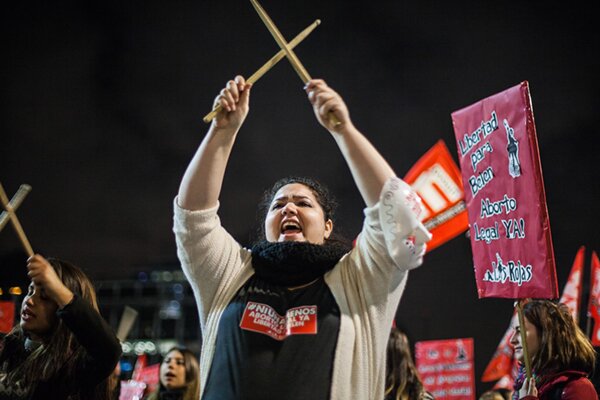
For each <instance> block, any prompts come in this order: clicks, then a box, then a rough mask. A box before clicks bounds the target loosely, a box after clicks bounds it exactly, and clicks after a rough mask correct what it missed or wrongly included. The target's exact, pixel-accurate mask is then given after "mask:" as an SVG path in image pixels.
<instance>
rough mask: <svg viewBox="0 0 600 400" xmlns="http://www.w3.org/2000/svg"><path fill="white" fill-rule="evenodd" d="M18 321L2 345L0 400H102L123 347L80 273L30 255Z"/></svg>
mask: <svg viewBox="0 0 600 400" xmlns="http://www.w3.org/2000/svg"><path fill="white" fill-rule="evenodd" d="M27 270H28V276H29V278H30V279H31V283H30V284H29V287H28V291H27V294H26V295H25V297H24V298H23V302H22V306H21V319H20V322H19V324H17V325H16V326H15V327H14V328H13V330H12V331H11V332H10V333H9V334H8V335H7V336H6V337H5V338H4V340H3V341H2V343H1V344H0V399H15V400H17V399H28V400H29V399H69V400H75V399H77V400H96V399H98V400H100V399H108V398H109V397H110V388H111V387H112V386H111V385H109V384H108V382H107V380H108V378H109V376H110V375H111V373H112V371H113V370H114V368H115V365H116V364H117V362H118V360H119V357H120V356H121V345H120V343H119V340H118V339H117V338H116V336H115V334H114V333H113V331H112V330H111V328H110V327H109V326H108V324H107V323H106V322H105V321H104V319H102V317H101V316H100V313H99V310H98V304H97V302H96V293H95V290H94V288H93V286H92V283H91V282H90V280H89V279H88V277H87V276H86V275H85V273H83V271H82V270H81V269H79V268H78V267H76V266H75V265H73V264H71V263H69V262H67V261H62V260H58V259H52V258H48V259H45V258H44V257H42V256H41V255H38V254H36V255H34V256H32V257H30V258H29V259H28V260H27Z"/></svg>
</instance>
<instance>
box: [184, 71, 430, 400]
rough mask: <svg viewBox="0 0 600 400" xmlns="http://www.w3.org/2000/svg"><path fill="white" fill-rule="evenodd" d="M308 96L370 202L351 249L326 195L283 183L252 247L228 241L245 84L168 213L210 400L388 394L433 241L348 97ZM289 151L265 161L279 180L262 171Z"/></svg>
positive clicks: (227, 94)
mask: <svg viewBox="0 0 600 400" xmlns="http://www.w3.org/2000/svg"><path fill="white" fill-rule="evenodd" d="M305 90H306V93H307V95H308V100H309V102H310V103H311V105H312V107H313V110H314V113H315V115H316V118H317V120H318V122H319V123H320V124H321V125H322V126H323V127H325V128H326V129H327V130H328V131H329V133H330V134H331V136H332V137H333V139H334V140H335V141H336V143H337V145H338V147H339V149H340V151H341V153H342V156H343V157H344V158H345V160H346V162H347V164H348V166H349V169H350V172H351V174H352V176H353V178H354V181H355V183H356V186H357V187H358V190H359V192H360V193H361V195H362V197H363V200H364V202H365V204H366V209H365V210H364V215H365V221H364V225H363V228H362V231H361V233H360V235H359V236H358V238H357V240H356V244H355V246H354V247H352V245H351V243H350V242H346V243H343V242H341V241H340V240H338V239H336V238H335V236H336V235H335V234H334V231H335V228H334V227H335V224H334V216H333V212H334V204H335V203H334V201H332V198H331V197H330V196H329V192H328V191H327V190H326V189H325V187H324V186H323V185H321V184H320V183H318V182H317V181H316V180H314V179H310V178H301V177H288V178H284V179H282V180H280V181H278V182H276V183H275V185H274V186H273V187H272V188H271V190H270V191H268V192H267V195H266V196H267V198H268V201H267V202H266V203H267V204H268V207H267V209H266V210H264V212H265V217H264V220H263V222H262V224H263V228H262V231H263V236H264V239H263V240H259V241H257V242H256V243H255V244H254V245H253V246H252V247H251V248H250V249H247V248H244V247H242V246H241V245H240V244H239V243H238V242H237V241H236V240H235V239H234V238H233V237H231V236H230V235H229V234H228V232H227V231H226V230H225V229H224V228H223V227H222V226H221V224H220V219H219V217H218V215H217V210H218V208H219V195H220V192H221V187H222V183H223V177H224V173H225V168H226V165H227V161H228V159H229V155H230V153H231V150H232V147H233V144H234V142H235V139H236V136H237V134H238V131H239V130H240V128H241V126H242V123H243V122H244V120H245V118H246V116H247V114H248V110H249V100H250V92H251V85H249V84H246V82H245V80H244V78H243V77H241V76H237V77H236V78H235V79H233V80H230V81H229V82H228V83H227V85H226V87H225V88H224V89H223V90H222V91H221V92H220V94H219V95H218V96H217V98H216V99H215V106H216V105H220V106H221V107H222V109H221V111H219V112H218V114H217V116H216V118H215V119H214V120H213V122H212V125H211V126H210V128H209V131H208V133H207V135H206V136H205V137H204V139H203V141H202V143H201V144H200V146H199V148H198V150H197V152H196V154H195V155H194V157H193V158H192V160H191V162H190V164H189V166H188V168H187V170H186V172H185V174H184V176H183V179H182V182H181V185H180V188H179V193H178V196H177V197H176V199H175V202H174V213H175V215H174V228H173V229H174V232H175V237H176V242H177V249H178V256H179V259H180V262H181V264H182V268H183V270H184V272H185V274H186V276H187V278H188V280H189V281H190V283H191V286H192V288H193V290H194V294H195V297H196V302H197V304H198V310H199V314H200V323H201V326H202V333H203V345H202V354H201V359H200V361H201V362H200V375H201V381H200V386H201V392H202V399H203V400H212V399H221V400H222V399H225V400H227V399H264V398H282V399H283V398H285V399H287V400H294V399H313V400H316V399H318V400H321V399H323V400H324V399H350V398H352V399H357V400H362V399H365V400H366V399H377V398H381V399H382V398H383V397H384V389H385V352H386V345H387V342H388V336H389V331H390V328H391V326H392V320H393V318H394V314H395V311H396V308H397V305H398V302H399V300H400V296H401V294H402V292H403V290H404V287H405V284H406V280H407V276H408V271H409V270H410V269H412V268H415V267H417V266H419V265H420V264H421V263H422V258H423V255H424V253H425V242H426V241H427V240H429V238H430V234H429V232H428V231H427V230H426V229H425V227H424V226H423V225H422V224H421V223H420V222H419V213H420V212H421V207H422V205H421V204H420V199H419V198H418V196H417V195H416V193H415V192H413V191H412V190H411V188H410V186H408V185H407V184H406V183H405V182H403V181H402V180H401V179H399V178H397V177H396V175H395V173H394V171H393V170H392V168H391V167H390V166H389V165H388V163H387V162H386V161H385V160H384V159H383V157H382V156H381V155H380V154H379V152H378V151H377V150H376V149H375V148H374V146H373V145H372V144H371V143H370V142H369V141H368V140H367V138H366V137H365V136H364V135H363V134H362V133H361V132H360V131H358V130H357V129H356V127H355V126H354V125H353V123H352V121H351V119H350V115H349V112H348V109H347V107H346V104H345V102H344V101H343V99H342V98H341V96H340V95H339V94H338V93H337V92H335V91H334V90H333V89H332V88H330V87H329V86H328V85H327V83H326V82H325V81H323V80H320V79H313V80H311V81H309V82H308V83H307V85H306V87H305ZM283 130H284V129H283ZM283 130H282V135H285V133H284V132H283ZM307 140H309V139H307ZM282 154H287V155H288V159H287V160H288V161H289V162H290V163H294V161H295V160H297V159H299V158H302V154H297V153H296V152H294V149H293V148H288V146H286V143H285V137H282V138H281V141H279V142H277V143H272V146H271V147H269V148H265V152H264V154H262V155H261V157H263V158H264V159H265V160H266V161H267V162H266V163H265V164H266V167H269V168H279V169H280V170H281V172H282V175H285V169H286V168H285V165H280V166H273V165H270V164H269V162H268V161H269V160H272V159H273V158H274V157H275V155H277V156H278V157H280V156H281V155H282ZM258 161H259V160H257V165H256V166H255V167H254V168H257V169H258V168H264V167H265V166H260V165H258ZM323 165H324V166H326V165H327V160H324V162H323ZM244 172H245V173H246V174H248V173H250V172H251V169H247V170H246V171H244ZM236 201H238V202H243V201H247V200H246V199H243V198H238V199H236ZM241 217H243V216H238V218H241Z"/></svg>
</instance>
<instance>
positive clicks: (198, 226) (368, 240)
mask: <svg viewBox="0 0 600 400" xmlns="http://www.w3.org/2000/svg"><path fill="white" fill-rule="evenodd" d="M419 202H420V199H419V198H418V196H416V194H415V193H414V192H412V190H411V189H410V187H409V186H408V185H407V184H406V183H404V182H403V181H402V180H400V179H399V178H395V177H394V178H391V179H389V180H388V181H387V182H386V184H385V185H384V187H383V189H382V193H381V195H380V199H379V202H378V203H377V204H375V205H374V206H373V207H370V208H366V209H365V210H364V214H365V220H364V224H363V228H362V231H361V233H360V235H359V237H358V239H357V241H356V245H355V247H354V249H353V250H352V251H350V252H349V253H348V254H346V255H345V256H344V257H342V259H341V260H340V261H339V262H338V263H337V264H336V266H335V267H334V268H333V269H332V270H331V271H329V272H328V273H327V274H326V275H325V282H326V284H327V285H328V286H329V288H330V290H331V292H332V294H333V297H334V298H335V300H336V302H337V304H338V306H339V308H340V314H341V321H340V331H339V334H338V341H337V346H336V350H335V357H334V365H333V379H332V382H331V399H340V400H347V399H356V400H361V399H364V400H370V399H372V400H380V399H383V397H384V386H385V368H386V365H385V353H386V346H387V341H388V337H389V333H390V328H391V326H392V320H393V318H394V315H395V312H396V308H397V306H398V303H399V301H400V296H401V295H402V292H403V291H404V286H405V284H406V279H407V276H408V270H410V269H412V268H415V267H418V266H419V265H420V264H421V263H422V259H423V254H424V253H425V244H424V242H425V241H427V240H428V239H429V238H430V234H429V232H427V230H426V229H425V227H424V226H423V225H422V224H421V223H420V222H419V221H418V219H417V215H416V213H418V211H417V210H418V207H419ZM218 207H219V206H218V205H217V206H216V207H214V208H212V209H209V210H199V211H188V210H185V209H182V208H180V207H179V206H178V205H177V199H175V205H174V213H175V215H174V227H173V231H174V232H175V237H176V243H177V254H178V257H179V260H180V262H181V266H182V268H183V271H184V272H185V274H186V277H187V279H188V280H189V282H190V284H191V286H192V289H193V291H194V296H195V299H196V304H197V306H198V312H199V315H200V325H201V329H202V337H203V344H202V354H201V357H200V387H201V388H204V387H205V383H206V379H207V377H208V373H209V370H210V366H211V363H212V359H213V354H214V350H215V342H216V336H217V329H218V326H219V321H220V318H221V315H222V313H223V311H224V310H225V308H226V307H227V305H228V304H229V303H230V301H231V300H232V299H233V297H234V296H235V294H236V293H237V291H238V290H239V289H240V287H241V286H242V285H243V284H244V283H245V282H246V281H247V280H248V278H250V277H251V276H252V274H253V273H254V270H253V268H252V265H251V255H250V251H249V250H248V249H246V248H243V247H242V246H241V245H240V244H238V243H237V242H236V241H235V239H233V238H232V237H231V236H230V235H229V233H227V231H226V230H225V229H224V228H223V227H222V226H221V224H220V220H219V217H218V215H217V210H218ZM415 211H416V212H415Z"/></svg>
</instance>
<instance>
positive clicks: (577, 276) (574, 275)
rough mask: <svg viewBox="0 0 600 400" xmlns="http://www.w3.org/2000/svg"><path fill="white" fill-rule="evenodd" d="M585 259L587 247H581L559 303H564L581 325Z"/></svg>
mask: <svg viewBox="0 0 600 400" xmlns="http://www.w3.org/2000/svg"><path fill="white" fill-rule="evenodd" d="M584 257H585V246H581V247H580V248H579V250H578V251H577V254H576V255H575V260H574V261H573V266H572V267H571V272H570V273H569V280H568V281H567V283H566V284H565V288H564V289H563V293H562V296H561V297H560V300H559V302H560V303H563V304H564V305H566V306H567V307H568V308H569V311H571V315H572V316H573V319H574V320H575V322H576V323H579V306H580V305H581V281H582V280H583V259H584Z"/></svg>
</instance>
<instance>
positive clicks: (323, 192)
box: [257, 176, 347, 242]
mask: <svg viewBox="0 0 600 400" xmlns="http://www.w3.org/2000/svg"><path fill="white" fill-rule="evenodd" d="M292 183H299V184H301V185H304V186H306V187H307V188H309V189H310V190H311V191H312V193H313V194H314V195H315V198H316V199H317V202H318V203H319V205H320V206H321V208H322V209H323V215H324V217H325V221H327V220H332V221H334V215H335V210H336V209H337V206H338V203H337V201H336V199H335V197H334V196H333V195H332V194H331V192H330V191H329V189H327V187H326V186H324V185H322V184H321V183H320V182H319V181H317V180H316V179H313V178H308V177H302V176H288V177H285V178H281V179H279V180H278V181H277V182H275V183H274V184H273V186H271V187H270V188H269V189H267V190H265V191H264V192H263V194H262V196H261V199H260V201H259V203H258V212H257V220H258V223H257V225H258V226H259V228H258V232H257V236H258V239H259V240H264V239H265V237H266V234H265V224H264V221H265V218H266V217H267V213H268V212H269V207H270V206H271V202H272V201H273V197H275V194H276V193H277V191H278V190H279V189H281V188H282V187H284V186H285V185H289V184H292ZM328 240H336V241H339V242H347V240H346V239H344V238H342V237H341V235H339V234H338V235H332V236H331V237H330V239H328Z"/></svg>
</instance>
